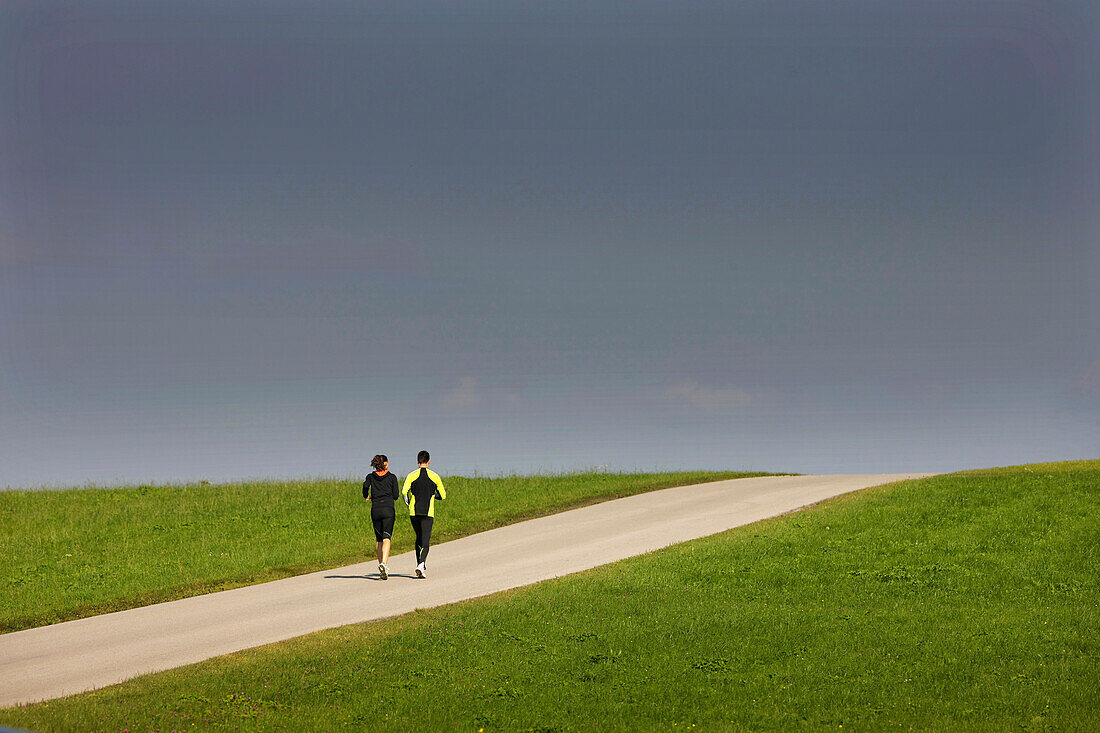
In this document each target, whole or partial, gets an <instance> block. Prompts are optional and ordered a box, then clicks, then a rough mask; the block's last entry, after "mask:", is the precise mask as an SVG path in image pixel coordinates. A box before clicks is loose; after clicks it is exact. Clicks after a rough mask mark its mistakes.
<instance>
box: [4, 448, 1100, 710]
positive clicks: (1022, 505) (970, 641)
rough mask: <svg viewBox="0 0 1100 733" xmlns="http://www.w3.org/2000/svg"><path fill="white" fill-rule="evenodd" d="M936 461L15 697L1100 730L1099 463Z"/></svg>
mask: <svg viewBox="0 0 1100 733" xmlns="http://www.w3.org/2000/svg"><path fill="white" fill-rule="evenodd" d="M1062 468H1064V467H1049V468H1048V467H1044V468H1042V469H1038V470H1036V469H1034V468H1031V467H1022V468H1017V469H1010V470H1009V469H1006V470H995V471H990V472H972V473H967V474H955V475H947V476H938V477H933V478H928V479H922V480H918V481H910V482H904V483H899V484H893V485H890V486H885V487H877V488H873V489H869V490H866V491H862V492H858V493H855V494H849V495H845V496H842V497H839V498H837V499H833V500H830V501H828V502H825V503H823V504H819V505H816V506H813V507H810V508H808V509H805V510H803V511H801V512H798V513H795V514H790V515H786V516H783V517H778V518H776V519H772V520H767V521H764V522H759V523H756V524H753V525H749V526H746V527H741V528H738V529H734V530H731V531H729V532H725V533H722V534H719V535H715V536H713V537H709V538H705V539H702V540H697V541H693V542H690V543H685V544H682V545H677V546H674V547H671V548H668V549H665V550H662V551H659V552H656V553H652V554H649V555H645V556H641V557H637V558H632V559H630V560H627V561H624V562H620V563H615V564H613V565H607V566H604V567H600V568H597V569H595V570H591V571H587V572H584V573H579V574H576V575H572V576H569V577H566V578H560V579H557V580H553V581H547V582H544V583H540V584H537V585H534V586H529V587H526V588H522V589H517V590H514V591H509V592H506V593H502V594H499V595H495V596H490V597H487V598H482V599H477V600H473V601H469V602H465V603H461V604H456V605H453V606H447V607H443V608H438V609H433V610H427V611H421V612H418V613H414V614H410V615H406V616H403V617H399V618H395V619H390V620H387V621H382V622H376V623H369V624H361V625H354V626H347V627H343V628H340V629H334V630H330V631H325V632H320V633H317V634H312V635H309V636H306V637H302V638H299V639H295V640H291V641H289V642H285V643H281V644H277V645H272V646H269V647H264V648H259V649H254V650H249V651H246V652H242V653H238V654H234V655H231V656H228V657H222V658H218V659H213V660H208V661H206V662H203V663H201V664H197V665H193V666H190V667H186V668H181V669H178V670H172V671H169V672H164V673H160V674H156V675H149V676H146V677H143V678H139V679H137V680H133V681H131V682H128V683H125V684H122V685H117V686H114V687H111V688H107V689H104V690H101V691H98V692H95V693H90V694H87V695H81V696H76V697H73V698H69V699H65V700H58V701H53V702H48V703H43V704H39V705H35V706H31V707H27V708H20V709H9V710H5V711H4V712H3V713H2V714H0V721H3V722H4V723H7V724H9V725H17V726H24V727H28V728H32V729H40V730H110V731H116V730H127V729H128V730H165V731H167V730H182V729H185V728H187V729H191V728H192V727H193V728H194V729H202V730H209V729H217V730H222V729H242V730H276V729H287V730H337V729H349V728H350V729H367V728H379V729H383V728H384V729H387V730H461V731H480V730H484V731H497V730H531V731H554V730H562V731H565V730H570V731H572V730H577V731H583V730H601V731H602V730H669V731H684V730H688V731H694V730H727V729H730V730H743V729H748V730H757V729H782V730H787V729H803V728H808V729H815V730H816V729H826V728H828V729H833V730H852V729H855V730H881V729H895V728H901V729H928V730H955V729H965V730H1007V729H1025V730H1046V729H1053V730H1096V729H1100V702H1098V701H1097V696H1096V692H1097V690H1098V689H1100V634H1098V632H1097V629H1098V628H1100V603H1098V587H1097V578H1098V577H1100V549H1098V548H1100V523H1098V522H1097V521H1096V517H1097V516H1098V514H1100V511H1098V510H1100V461H1094V462H1088V463H1083V464H1080V465H1078V466H1076V467H1073V468H1071V469H1068V470H1062Z"/></svg>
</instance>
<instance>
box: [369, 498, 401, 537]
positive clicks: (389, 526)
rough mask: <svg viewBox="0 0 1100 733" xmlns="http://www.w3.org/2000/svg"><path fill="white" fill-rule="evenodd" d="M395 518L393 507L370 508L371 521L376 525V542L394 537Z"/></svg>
mask: <svg viewBox="0 0 1100 733" xmlns="http://www.w3.org/2000/svg"><path fill="white" fill-rule="evenodd" d="M395 516H396V515H395V514H394V510H393V507H392V506H390V507H380V506H372V507H371V508H370V521H371V524H373V525H374V539H375V541H376V542H381V541H382V540H388V539H390V538H392V537H393V520H394V517H395Z"/></svg>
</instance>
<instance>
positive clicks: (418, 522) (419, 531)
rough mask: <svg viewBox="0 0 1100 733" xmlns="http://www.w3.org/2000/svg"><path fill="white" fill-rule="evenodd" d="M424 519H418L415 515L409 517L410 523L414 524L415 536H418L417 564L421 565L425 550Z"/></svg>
mask: <svg viewBox="0 0 1100 733" xmlns="http://www.w3.org/2000/svg"><path fill="white" fill-rule="evenodd" d="M423 519H424V517H418V516H416V515H413V516H411V517H409V521H410V522H412V526H413V534H415V535H416V564H417V565H419V564H420V553H421V552H422V549H423V544H422V543H423V531H424V530H423V526H424V524H423V521H422V520H423Z"/></svg>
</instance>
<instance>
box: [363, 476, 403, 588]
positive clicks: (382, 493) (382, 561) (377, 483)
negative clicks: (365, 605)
mask: <svg viewBox="0 0 1100 733" xmlns="http://www.w3.org/2000/svg"><path fill="white" fill-rule="evenodd" d="M370 465H371V467H372V468H373V469H374V472H373V473H368V474H367V477H366V478H365V479H364V480H363V498H364V499H370V501H371V507H370V521H371V524H373V525H374V539H375V541H376V542H377V543H378V548H377V549H378V574H379V575H381V576H382V580H386V579H387V578H389V571H388V570H387V568H386V563H387V562H389V559H390V539H391V538H392V537H393V522H394V520H395V519H396V518H397V512H395V511H394V508H393V503H394V501H396V500H397V498H398V497H399V496H401V492H400V490H399V489H398V488H397V477H396V476H394V475H393V474H392V473H390V471H389V468H390V461H389V459H388V458H386V457H385V456H382V455H378V456H375V457H374V459H373V460H371V462H370Z"/></svg>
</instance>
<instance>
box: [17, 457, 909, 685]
mask: <svg viewBox="0 0 1100 733" xmlns="http://www.w3.org/2000/svg"><path fill="white" fill-rule="evenodd" d="M924 475H926V474H880V475H868V476H768V477H761V478H745V479H732V480H728V481H716V482H713V483H706V484H698V485H695V486H681V487H677V488H672V489H663V490H661V491H653V492H650V493H646V494H639V495H637V496H631V497H628V498H625V499H616V500H614V501H607V502H603V503H601V504H595V505H592V506H587V507H583V508H581V509H573V510H571V511H567V512H562V513H560V514H554V515H551V516H547V517H540V518H539V519H532V520H528V521H525V522H520V523H518V524H513V525H510V526H507V527H501V528H499V529H494V530H491V531H488V532H482V533H481V534H476V535H471V536H469V537H464V538H462V539H459V540H454V541H453V542H446V543H443V544H440V545H435V546H433V547H432V549H431V555H430V556H429V562H428V570H429V577H428V578H427V579H426V580H419V579H415V578H413V577H412V570H413V565H414V563H413V556H412V553H405V554H402V555H397V556H395V557H393V558H391V562H390V569H391V578H390V580H388V581H385V582H383V581H382V580H380V579H379V578H378V575H377V569H378V566H377V564H376V563H374V562H365V563H359V564H357V565H349V566H347V567H342V568H336V569H334V570H324V571H320V572H316V573H309V574H308V575H299V576H296V577H293V578H287V579H284V580H277V581H273V582H270V583H262V584H259V585H252V586H247V587H244V588H236V589H234V590H228V591H222V592H220V593H211V594H209V595H204V596H195V597H192V598H184V599H182V600H178V601H171V602H169V603H161V604H157V605H154V606H146V607H144V608H135V609H131V610H129V611H120V612H118V613H109V614H104V615H102V616H93V617H90V618H85V619H79V620H76V621H68V622H65V623H61V624H55V625H53V626H44V627H41V628H37V629H28V630H26V631H17V632H14V633H10V634H3V635H0V707H7V706H11V705H17V704H22V703H28V702H35V701H39V700H47V699H52V698H57V697H64V696H66V695H72V694H75V693H79V692H84V691H86V690H91V689H95V688H99V687H104V686H106V685H111V684H114V683H116V682H121V681H123V680H126V679H129V678H131V677H135V676H137V675H141V674H145V673H148V672H156V671H160V670H165V669H171V668H173V667H179V666H182V665H185V664H191V663H194V662H198V661H201V660H203V659H208V658H210V657H214V656H218V655H221V654H228V653H230V652H235V651H238V650H241V649H248V648H250V647H255V646H259V645H261V644H269V643H271V642H276V641H282V640H284V639H289V638H291V637H295V636H300V635H302V634H308V633H311V632H313V631H320V630H321V629H327V628H331V627H334V626H343V625H345V624H353V623H359V622H363V621H371V620H375V619H379V618H385V617H389V616H396V615H400V614H403V613H407V612H409V611H412V610H415V609H417V608H427V607H430V606H440V605H444V604H447V603H454V602H455V601H461V600H465V599H467V598H474V597H476V596H483V595H486V594H489V593H495V592H497V591H501V590H505V589H507V588H514V587H516V586H521V585H527V584H529V583H535V582H537V581H540V580H546V579H547V578H554V577H557V576H560V575H566V574H568V573H575V572H577V571H580V570H586V569H588V568H591V567H595V566H597V565H603V564H606V563H610V562H614V561H616V560H621V559H623V558H626V557H630V556H632V555H639V554H642V553H645V552H649V551H651V550H656V549H659V548H662V547H666V546H668V545H672V544H675V543H678V542H684V541H686V540H691V539H695V538H698V537H704V536H706V535H710V534H714V533H716V532H721V531H723V530H726V529H730V528H731V527H737V526H740V525H744V524H749V523H751V522H755V521H757V520H760V519H764V518H766V517H773V516H776V515H779V514H783V513H785V512H789V511H792V510H794V509H798V508H800V507H804V506H807V505H809V504H814V503H816V502H819V501H822V500H824V499H828V498H829V497H832V496H837V495H838V494H844V493H847V492H849V491H855V490H858V489H863V488H866V487H869V486H876V485H879V484H884V483H889V482H892V481H899V480H903V479H908V478H919V477H921V476H924ZM437 521H439V522H442V523H445V522H446V521H447V514H446V508H445V507H444V508H443V509H442V514H441V515H440V517H439V519H438V520H437ZM404 529H405V530H408V528H407V527H405V528H404Z"/></svg>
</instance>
